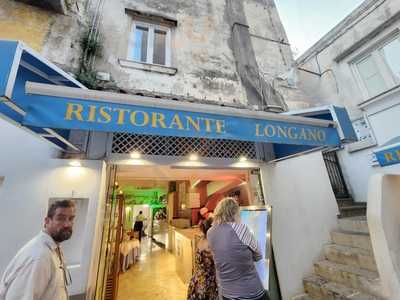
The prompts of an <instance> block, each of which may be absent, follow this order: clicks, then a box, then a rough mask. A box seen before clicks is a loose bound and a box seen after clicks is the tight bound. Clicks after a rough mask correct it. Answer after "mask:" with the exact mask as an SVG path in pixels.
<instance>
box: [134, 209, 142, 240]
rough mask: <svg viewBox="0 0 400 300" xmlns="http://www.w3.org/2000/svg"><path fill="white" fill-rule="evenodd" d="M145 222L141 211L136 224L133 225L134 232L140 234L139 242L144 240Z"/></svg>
mask: <svg viewBox="0 0 400 300" xmlns="http://www.w3.org/2000/svg"><path fill="white" fill-rule="evenodd" d="M144 220H145V217H144V215H143V211H139V214H138V215H137V216H136V219H135V224H134V225H133V231H135V232H139V242H140V241H141V240H142V232H143V222H144Z"/></svg>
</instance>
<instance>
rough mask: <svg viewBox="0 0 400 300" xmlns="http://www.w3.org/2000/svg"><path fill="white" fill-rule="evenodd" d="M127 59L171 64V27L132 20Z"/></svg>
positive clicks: (165, 64)
mask: <svg viewBox="0 0 400 300" xmlns="http://www.w3.org/2000/svg"><path fill="white" fill-rule="evenodd" d="M128 59H131V60H134V61H137V62H142V63H148V64H156V65H163V66H167V67H169V66H171V29H170V28H169V27H165V26H160V25H156V24H152V23H145V22H139V21H133V26H132V32H131V36H130V39H129V49H128Z"/></svg>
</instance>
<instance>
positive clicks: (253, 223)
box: [240, 207, 269, 290]
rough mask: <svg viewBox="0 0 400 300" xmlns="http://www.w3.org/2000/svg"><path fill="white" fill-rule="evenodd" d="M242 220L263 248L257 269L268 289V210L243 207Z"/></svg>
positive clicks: (256, 263)
mask: <svg viewBox="0 0 400 300" xmlns="http://www.w3.org/2000/svg"><path fill="white" fill-rule="evenodd" d="M240 218H241V222H242V223H244V224H246V225H247V227H248V228H249V229H250V231H251V232H252V233H253V235H254V237H255V238H256V239H257V242H258V246H259V247H260V249H261V253H262V254H263V258H262V259H261V260H259V261H257V262H255V265H256V269H257V272H258V275H259V276H260V279H261V281H262V283H263V285H264V288H265V289H266V290H268V286H269V241H268V238H267V233H268V231H269V228H268V221H269V220H268V218H269V216H268V210H267V209H266V208H264V207H261V208H246V207H242V208H241V211H240Z"/></svg>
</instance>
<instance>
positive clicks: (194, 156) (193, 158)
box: [189, 153, 199, 161]
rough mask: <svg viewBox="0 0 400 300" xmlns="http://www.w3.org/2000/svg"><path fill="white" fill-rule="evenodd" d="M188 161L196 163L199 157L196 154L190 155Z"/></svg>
mask: <svg viewBox="0 0 400 300" xmlns="http://www.w3.org/2000/svg"><path fill="white" fill-rule="evenodd" d="M189 160H190V161H197V160H199V156H198V155H197V154H196V153H192V154H190V155H189Z"/></svg>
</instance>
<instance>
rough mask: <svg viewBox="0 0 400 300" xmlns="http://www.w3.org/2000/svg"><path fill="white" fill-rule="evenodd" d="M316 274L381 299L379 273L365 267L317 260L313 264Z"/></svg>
mask: <svg viewBox="0 0 400 300" xmlns="http://www.w3.org/2000/svg"><path fill="white" fill-rule="evenodd" d="M314 271H315V273H316V275H318V276H321V277H323V278H325V279H327V280H328V281H333V282H335V283H339V284H342V285H345V286H347V287H350V288H354V289H357V290H360V291H361V292H364V293H367V294H370V295H374V296H376V297H377V298H378V299H383V298H384V297H383V292H382V287H381V283H380V280H379V275H378V273H377V272H372V271H369V270H365V269H360V268H356V267H352V266H348V265H344V264H339V263H335V262H331V261H328V260H323V261H319V262H317V263H315V264H314Z"/></svg>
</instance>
